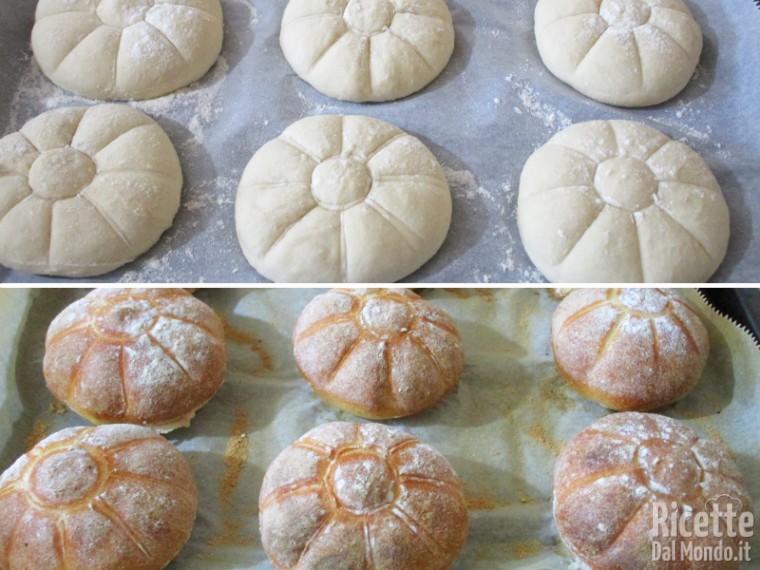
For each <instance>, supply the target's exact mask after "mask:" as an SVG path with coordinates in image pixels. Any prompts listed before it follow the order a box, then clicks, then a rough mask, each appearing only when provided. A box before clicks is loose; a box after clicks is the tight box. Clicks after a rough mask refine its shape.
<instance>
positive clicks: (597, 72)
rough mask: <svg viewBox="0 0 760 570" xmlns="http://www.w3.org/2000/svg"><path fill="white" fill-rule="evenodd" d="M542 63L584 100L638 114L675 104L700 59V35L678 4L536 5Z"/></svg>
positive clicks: (586, 1) (674, 0) (636, 0)
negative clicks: (643, 109) (669, 102)
mask: <svg viewBox="0 0 760 570" xmlns="http://www.w3.org/2000/svg"><path fill="white" fill-rule="evenodd" d="M535 24H536V42H537V44H538V51H539V52H540V53H541V58H542V59H543V60H544V64H546V67H548V68H549V71H551V72H552V73H553V74H554V75H556V76H557V77H558V78H559V79H561V80H562V81H564V82H565V83H568V84H569V85H571V86H572V87H573V88H575V89H577V90H578V91H580V92H581V93H583V94H584V95H586V96H588V97H591V98H592V99H596V100H597V101H601V102H603V103H609V104H611V105H619V106H623V107H643V106H646V105H656V104H658V103H662V102H663V101H667V100H668V99H671V98H672V97H675V96H676V95H677V94H678V93H679V92H680V91H681V90H682V89H683V88H684V87H686V84H687V83H688V82H689V79H691V76H692V75H693V74H694V70H695V69H696V67H697V64H698V63H699V57H700V55H701V53H702V32H701V30H700V28H699V24H697V22H696V21H695V20H694V18H693V17H692V15H691V12H690V11H689V8H688V7H687V6H686V4H684V3H683V1H682V0H539V2H538V4H537V5H536V14H535Z"/></svg>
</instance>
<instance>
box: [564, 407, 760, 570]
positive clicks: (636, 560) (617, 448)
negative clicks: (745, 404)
mask: <svg viewBox="0 0 760 570" xmlns="http://www.w3.org/2000/svg"><path fill="white" fill-rule="evenodd" d="M723 495H729V496H730V497H731V498H733V499H734V500H738V502H739V503H741V509H742V510H743V511H749V512H751V511H752V501H751V499H750V497H749V493H748V491H747V489H746V487H745V485H744V483H743V481H742V477H741V475H740V473H739V472H738V470H737V468H736V465H735V463H734V461H733V460H732V459H731V457H730V456H729V454H728V452H727V451H726V450H725V449H724V448H723V447H722V446H720V445H718V444H716V443H715V442H713V441H708V440H704V439H700V438H699V437H698V436H697V435H696V434H695V433H694V432H693V431H691V430H690V429H689V428H687V427H686V426H684V425H682V424H680V423H678V422H677V421H675V420H672V419H670V418H666V417H664V416H658V415H655V414H641V413H635V412H625V413H620V414H612V415H609V416H607V417H605V418H603V419H602V420H600V421H598V422H596V423H595V424H593V425H592V426H590V427H589V428H587V429H586V430H584V431H582V432H581V433H580V434H578V435H577V436H576V437H575V438H573V440H572V441H571V442H570V443H569V444H568V445H567V447H566V448H565V449H564V450H563V451H562V453H561V455H560V457H559V459H558V460H557V465H556V467H555V471H554V518H555V522H556V524H557V528H558V530H559V532H560V536H561V537H562V539H563V540H564V542H565V544H566V545H567V546H568V548H569V549H570V550H571V551H572V552H573V553H574V554H575V555H576V556H577V557H578V558H579V559H580V560H581V561H582V562H584V563H585V564H587V565H588V566H589V567H590V568H598V569H602V568H631V569H649V568H668V569H669V570H696V569H706V568H714V567H716V566H710V563H709V562H708V563H705V564H704V565H700V564H699V563H698V562H696V561H689V560H685V561H681V560H676V561H674V562H673V563H671V564H668V563H665V562H659V563H654V562H653V560H652V542H653V541H655V540H657V541H661V542H662V543H663V544H665V545H668V544H670V540H671V537H664V536H661V535H660V536H654V524H653V516H654V512H653V511H654V508H655V507H654V504H655V502H661V503H663V504H665V505H666V507H667V508H668V509H672V503H674V502H675V503H676V504H677V507H678V511H677V512H678V513H681V514H682V513H684V512H691V513H692V514H693V515H696V514H697V513H699V512H705V511H708V510H709V503H708V501H709V500H710V499H714V498H717V497H721V496H723ZM686 521H687V522H686V525H687V527H688V530H692V529H691V525H693V521H694V518H693V516H692V517H686ZM660 532H661V531H660ZM716 538H717V537H716V536H715V535H714V534H709V535H708V536H705V537H702V538H698V537H694V538H692V539H688V538H684V537H681V538H678V539H677V541H679V542H680V541H681V540H684V541H688V540H692V541H693V546H694V547H695V548H698V547H700V546H715V545H716V543H717V540H716ZM739 540H740V537H734V538H730V537H724V544H725V545H726V546H729V547H731V548H733V549H734V553H738V542H739ZM679 548H680V546H679ZM737 567H738V562H737V563H736V564H733V563H725V564H724V565H721V566H720V568H726V569H730V568H737Z"/></svg>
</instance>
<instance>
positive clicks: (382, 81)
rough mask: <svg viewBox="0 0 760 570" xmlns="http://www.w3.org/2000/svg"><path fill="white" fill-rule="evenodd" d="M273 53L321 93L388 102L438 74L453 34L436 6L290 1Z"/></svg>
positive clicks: (382, 0)
mask: <svg viewBox="0 0 760 570" xmlns="http://www.w3.org/2000/svg"><path fill="white" fill-rule="evenodd" d="M280 46H281V47H282V51H283V53H284V55H285V58H286V59H287V60H288V63H290V66H291V67H292V68H293V70H294V71H295V72H296V73H297V74H298V75H299V76H300V77H301V78H302V79H303V80H305V81H306V82H308V83H310V84H311V85H312V86H313V87H315V88H316V89H318V90H319V91H321V92H322V93H325V94H327V95H329V96H330V97H335V98H338V99H344V100H348V101H354V102H367V101H389V100H393V99H399V98H401V97H406V96H407V95H410V94H412V93H415V92H416V91H419V90H420V89H422V88H423V87H425V86H426V85H427V84H428V83H430V82H431V81H433V79H435V78H436V77H437V76H438V75H439V74H440V73H441V71H443V69H444V68H445V67H446V64H447V63H448V61H449V58H450V57H451V54H452V52H453V51H454V26H453V23H452V19H451V13H450V12H449V9H448V7H447V6H446V3H445V2H444V1H443V0H425V1H423V2H418V1H411V0H336V1H325V0H316V1H315V0H291V1H290V2H289V4H288V6H287V7H286V9H285V13H284V14H283V18H282V28H281V32H280Z"/></svg>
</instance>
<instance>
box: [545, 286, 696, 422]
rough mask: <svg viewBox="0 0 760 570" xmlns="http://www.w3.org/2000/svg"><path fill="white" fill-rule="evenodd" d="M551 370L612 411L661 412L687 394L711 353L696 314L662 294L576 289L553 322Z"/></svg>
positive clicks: (672, 295)
mask: <svg viewBox="0 0 760 570" xmlns="http://www.w3.org/2000/svg"><path fill="white" fill-rule="evenodd" d="M552 348H553V351H554V361H555V364H556V366H557V370H558V371H559V373H560V374H561V375H562V377H563V378H565V380H567V382H568V383H569V384H570V385H571V386H572V387H573V388H574V389H575V390H577V391H578V392H579V393H580V394H582V395H583V396H584V397H586V398H588V399H590V400H593V401H595V402H598V403H599V404H601V405H603V406H605V407H607V408H609V409H613V410H620V411H646V410H653V409H657V408H662V407H664V406H667V405H668V404H672V403H673V402H676V401H678V400H679V399H681V398H683V397H684V396H685V395H686V394H687V393H689V392H690V391H691V390H692V389H693V388H694V386H696V384H697V382H698V381H699V377H700V376H701V374H702V370H703V369H704V366H705V363H706V361H707V356H708V353H709V339H708V334H707V330H706V329H705V327H704V325H703V324H702V322H701V320H700V319H699V316H698V315H697V314H696V312H695V311H694V310H693V309H692V308H691V307H690V306H689V305H688V304H687V303H685V302H684V301H682V300H681V299H680V298H679V297H678V295H677V294H676V293H675V292H674V291H671V290H664V289H635V288H630V289H581V290H576V291H574V292H572V293H571V294H570V295H568V296H567V297H566V298H565V299H564V300H563V301H562V302H561V303H560V304H559V306H558V307H557V310H556V311H555V313H554V316H553V318H552Z"/></svg>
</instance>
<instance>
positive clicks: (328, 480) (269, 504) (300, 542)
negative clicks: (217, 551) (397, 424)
mask: <svg viewBox="0 0 760 570" xmlns="http://www.w3.org/2000/svg"><path fill="white" fill-rule="evenodd" d="M467 525H468V517H467V506H466V505H465V501H464V495H463V493H462V484H461V482H460V481H459V478H458V477H457V475H456V473H454V470H453V469H452V468H451V465H449V462H448V461H446V458H445V457H443V455H441V454H440V453H439V452H438V451H436V450H435V449H433V448H432V447H431V446H429V445H426V444H424V443H421V442H420V441H419V440H417V439H415V438H413V437H411V436H410V435H407V434H405V433H403V432H401V431H398V430H395V429H392V428H389V427H386V426H382V425H377V424H353V423H345V422H333V423H327V424H323V425H321V426H319V427H317V428H315V429H313V430H311V431H310V432H308V433H307V434H306V435H304V436H303V437H301V439H299V440H298V441H296V442H295V443H294V444H293V445H291V446H290V447H288V448H287V449H285V450H284V451H283V452H282V453H280V455H279V456H278V457H277V458H276V459H275V460H274V461H273V462H272V464H271V465H270V466H269V469H268V470H267V472H266V475H265V476H264V482H263V484H262V487H261V495H260V496H259V526H260V528H261V542H262V545H263V546H264V550H266V553H267V554H268V555H269V558H270V559H271V560H272V562H273V563H274V565H275V567H276V568H278V570H289V569H295V568H342V569H349V568H414V570H433V569H435V570H440V569H443V568H448V567H449V566H450V565H451V563H452V562H453V561H454V559H455V558H456V557H457V555H458V554H459V552H460V551H461V550H462V547H463V546H464V543H465V540H466V539H467Z"/></svg>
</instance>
